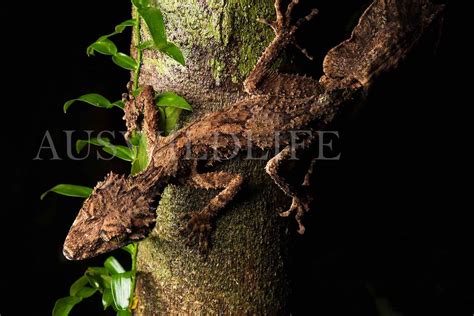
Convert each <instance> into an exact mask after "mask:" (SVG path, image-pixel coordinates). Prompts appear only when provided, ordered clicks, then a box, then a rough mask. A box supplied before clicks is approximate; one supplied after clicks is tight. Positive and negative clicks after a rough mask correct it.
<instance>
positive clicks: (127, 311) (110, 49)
mask: <svg viewBox="0 0 474 316" xmlns="http://www.w3.org/2000/svg"><path fill="white" fill-rule="evenodd" d="M131 1H132V4H133V9H134V18H133V19H130V20H126V21H124V22H122V23H120V24H118V25H117V26H115V28H114V31H113V32H112V33H110V34H107V35H103V36H101V37H99V38H98V39H97V40H96V41H95V42H94V43H92V44H91V45H89V47H87V55H89V56H93V55H95V54H96V53H99V54H102V55H106V56H110V57H111V59H112V61H113V62H114V63H115V64H116V65H118V66H120V67H121V68H124V69H126V70H129V71H132V75H133V86H132V91H130V93H132V94H133V95H134V96H137V95H138V94H139V93H140V91H141V89H140V85H139V79H140V70H141V64H142V56H143V51H144V50H146V49H153V50H157V51H159V52H161V53H163V54H165V55H167V56H169V57H170V58H172V59H174V60H175V61H176V62H178V63H180V64H181V65H183V66H184V65H185V59H184V56H183V54H182V52H181V50H180V49H179V48H178V46H176V45H175V44H174V43H172V42H169V41H168V39H167V36H166V29H165V24H164V20H163V15H162V13H161V10H160V9H159V8H157V7H155V6H153V5H152V4H151V3H150V0H131ZM144 25H146V27H147V30H148V34H149V35H150V38H151V39H150V40H147V41H142V26H144ZM128 27H131V28H133V34H134V38H133V45H134V52H135V54H134V56H130V55H127V54H125V53H122V52H119V51H118V48H117V46H116V45H115V43H114V42H113V40H112V38H113V37H114V36H116V35H119V34H121V33H123V32H124V30H125V29H126V28H128ZM76 102H81V103H84V104H88V105H92V106H95V107H98V108H102V109H113V108H119V109H122V110H123V109H124V102H123V101H122V100H119V101H114V102H112V101H110V100H108V99H107V98H105V97H104V96H102V95H100V94H98V93H89V94H84V95H82V96H79V97H77V98H75V99H72V100H69V101H67V102H66V103H65V104H64V106H63V110H64V113H67V111H68V109H69V108H70V107H71V106H72V105H73V104H74V103H76ZM156 105H157V107H158V110H159V113H160V122H159V126H160V128H161V129H162V131H161V133H162V134H163V135H168V134H169V133H171V132H172V131H173V129H174V128H175V127H176V125H177V123H178V120H179V117H180V115H181V113H182V111H191V110H192V108H191V106H190V105H189V103H188V102H187V101H186V100H185V99H184V98H182V97H180V96H179V95H177V94H175V93H173V92H164V93H162V94H159V95H156ZM90 145H94V146H98V147H100V148H101V149H102V150H103V151H105V152H107V153H108V154H110V155H112V156H113V157H116V158H119V159H122V160H125V161H128V162H130V163H131V171H130V174H131V175H135V174H137V173H140V172H141V171H142V170H144V169H145V168H146V166H147V164H148V156H147V151H146V149H147V147H146V146H147V141H146V137H145V136H144V135H143V134H141V133H136V134H134V135H132V137H131V139H130V140H129V141H127V145H126V146H123V145H114V144H112V143H111V141H110V139H108V138H105V137H98V138H89V139H87V140H78V141H77V143H76V151H77V152H78V153H79V152H81V151H82V150H83V149H84V148H85V147H86V146H90ZM92 191H93V189H92V188H89V187H84V186H79V185H72V184H59V185H56V186H55V187H53V188H51V189H49V190H47V191H46V192H45V193H44V194H43V195H42V196H41V199H43V198H44V197H45V196H46V195H47V194H49V193H51V192H52V193H56V194H60V195H64V196H70V197H79V198H87V197H89V196H90V194H91V193H92ZM123 250H124V251H126V252H128V253H129V254H130V257H131V262H132V264H131V269H130V270H129V271H127V270H125V269H124V267H123V266H122V264H121V263H120V262H119V261H118V260H117V259H116V258H115V257H114V256H110V257H108V258H107V259H106V260H105V262H104V264H103V266H101V267H89V268H88V269H87V270H86V272H85V273H84V275H83V276H81V277H80V278H79V279H78V280H77V281H76V282H74V283H73V284H72V285H71V287H70V289H69V296H67V297H63V298H60V299H58V300H57V301H56V304H55V305H54V308H53V312H52V314H53V316H66V315H69V313H70V311H71V310H72V309H73V308H74V306H75V305H77V304H78V303H80V302H81V301H82V300H84V299H87V298H89V297H91V296H93V295H94V294H96V293H98V294H100V295H101V296H102V306H103V309H104V310H106V309H108V308H113V309H114V310H115V311H116V312H117V315H120V316H125V315H131V314H132V310H133V309H134V308H136V305H137V300H136V298H135V297H134V290H135V283H136V260H137V252H138V245H137V244H136V243H135V244H130V245H128V246H126V247H124V248H123Z"/></svg>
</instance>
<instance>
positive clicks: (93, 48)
mask: <svg viewBox="0 0 474 316" xmlns="http://www.w3.org/2000/svg"><path fill="white" fill-rule="evenodd" d="M117 51H118V50H117V46H115V44H114V42H112V41H111V40H109V39H108V38H107V37H101V38H99V39H98V40H97V41H96V42H94V43H92V44H91V45H90V46H89V47H87V55H88V56H92V55H94V53H95V52H98V53H100V54H102V55H107V56H114V55H115V54H117Z"/></svg>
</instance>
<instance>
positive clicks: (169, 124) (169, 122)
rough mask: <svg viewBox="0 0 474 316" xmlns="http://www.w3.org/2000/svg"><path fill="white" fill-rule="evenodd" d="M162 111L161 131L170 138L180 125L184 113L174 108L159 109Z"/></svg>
mask: <svg viewBox="0 0 474 316" xmlns="http://www.w3.org/2000/svg"><path fill="white" fill-rule="evenodd" d="M158 109H159V111H160V129H162V130H163V133H164V135H165V136H168V135H169V134H170V133H171V132H172V131H173V130H174V129H175V128H176V126H177V125H178V122H179V117H180V115H181V112H182V111H183V110H182V109H180V108H174V107H159V108H158Z"/></svg>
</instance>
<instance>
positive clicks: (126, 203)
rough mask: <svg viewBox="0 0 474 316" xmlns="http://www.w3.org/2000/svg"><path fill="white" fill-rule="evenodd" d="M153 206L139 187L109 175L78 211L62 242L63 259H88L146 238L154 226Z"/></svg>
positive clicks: (117, 176) (122, 178) (127, 179)
mask: <svg viewBox="0 0 474 316" xmlns="http://www.w3.org/2000/svg"><path fill="white" fill-rule="evenodd" d="M152 203H153V198H152V197H150V196H148V195H147V194H146V192H144V190H143V189H142V188H141V187H140V185H137V184H136V183H135V184H134V182H132V181H130V179H129V178H125V177H123V176H120V175H116V174H113V173H110V174H109V175H107V177H106V178H105V180H104V181H102V182H99V183H98V184H97V186H96V187H95V188H94V190H93V192H92V194H91V195H90V196H89V198H87V200H86V201H85V202H84V204H83V206H82V208H81V210H80V211H79V214H78V215H77V217H76V220H75V221H74V223H73V224H72V226H71V229H70V230H69V233H68V235H67V237H66V241H65V242H64V248H63V254H64V256H65V257H66V258H67V259H69V260H82V259H87V258H90V257H94V256H97V255H100V254H102V253H106V252H109V251H112V250H115V249H117V248H120V247H123V246H125V245H127V244H129V243H132V242H134V241H137V240H140V239H143V238H145V237H146V236H147V235H148V234H149V233H150V232H151V230H152V229H153V227H154V223H155V217H156V214H155V211H154V210H153V209H152V208H151V206H152Z"/></svg>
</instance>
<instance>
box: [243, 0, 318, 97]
mask: <svg viewBox="0 0 474 316" xmlns="http://www.w3.org/2000/svg"><path fill="white" fill-rule="evenodd" d="M298 3H299V0H292V1H291V2H290V4H289V5H288V7H287V9H286V11H285V12H283V10H282V4H281V0H275V11H276V20H275V21H267V20H265V19H259V22H261V23H264V24H266V25H269V26H270V27H271V28H272V29H273V31H274V32H275V38H274V39H273V41H272V42H271V43H270V44H269V45H268V47H267V48H266V49H265V51H264V52H263V53H262V55H261V57H260V59H259V60H258V62H257V64H256V65H255V67H254V69H253V70H252V72H251V73H250V74H249V76H248V77H247V79H246V80H245V81H244V90H245V91H246V92H247V93H248V94H276V95H283V94H289V95H294V96H296V95H297V94H298V93H297V92H298V91H297V90H300V89H302V88H305V90H308V92H309V93H312V94H314V91H315V90H317V89H318V88H317V81H316V80H314V79H312V78H307V77H305V76H299V75H294V74H281V73H278V72H276V71H275V70H273V69H272V67H273V65H274V64H275V62H276V61H277V59H278V57H279V56H280V54H281V53H282V52H283V51H285V50H286V49H287V47H288V46H289V45H291V44H293V45H295V46H296V47H297V48H298V49H299V50H300V51H301V52H302V53H303V54H304V55H305V56H306V57H307V58H309V59H310V60H312V59H313V58H312V57H311V56H310V55H309V53H308V51H307V50H306V49H304V48H302V47H301V46H300V45H298V44H297V43H296V40H295V35H296V32H297V31H298V29H299V28H300V27H301V26H302V25H303V24H304V23H305V22H308V21H310V20H312V19H313V18H314V17H315V16H316V15H317V14H318V12H319V11H318V10H317V9H313V10H311V12H310V13H309V14H308V15H306V16H305V17H303V18H300V19H298V20H296V21H293V12H294V8H295V7H296V5H297V4H298Z"/></svg>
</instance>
